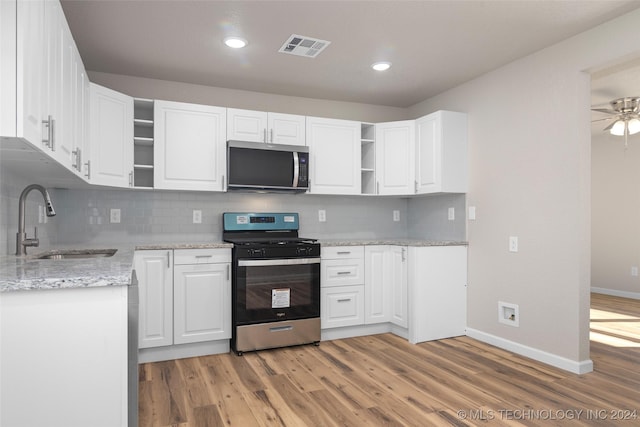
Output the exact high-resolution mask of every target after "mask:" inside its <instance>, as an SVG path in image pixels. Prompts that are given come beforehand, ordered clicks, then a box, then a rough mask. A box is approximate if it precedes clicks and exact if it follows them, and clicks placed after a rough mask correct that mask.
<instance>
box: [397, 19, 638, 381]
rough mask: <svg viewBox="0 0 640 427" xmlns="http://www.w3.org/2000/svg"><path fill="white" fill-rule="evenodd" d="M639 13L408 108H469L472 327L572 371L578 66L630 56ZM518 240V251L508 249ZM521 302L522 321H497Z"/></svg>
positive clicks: (583, 367)
mask: <svg viewBox="0 0 640 427" xmlns="http://www.w3.org/2000/svg"><path fill="white" fill-rule="evenodd" d="M638 24H640V11H635V12H632V13H630V14H627V15H625V16H623V17H621V18H618V19H616V20H613V21H610V22H609V23H606V24H604V25H601V26H599V27H596V28H594V29H592V30H590V31H587V32H585V33H582V34H580V35H578V36H576V37H573V38H571V39H568V40H566V41H564V42H562V43H559V44H557V45H554V46H552V47H550V48H547V49H545V50H542V51H540V52H538V53H536V54H533V55H531V56H529V57H526V58H523V59H521V60H518V61H515V62H513V63H511V64H509V65H507V66H505V67H502V68H500V69H498V70H495V71H493V72H491V73H488V74H486V75H484V76H482V77H480V78H477V79H475V80H472V81H470V82H468V83H466V84H464V85H462V86H459V87H457V88H455V89H453V90H450V91H447V92H445V93H443V94H441V95H439V96H437V97H434V98H431V99H429V100H426V101H424V102H422V103H420V104H417V105H415V106H413V107H411V108H410V111H411V114H410V115H411V116H412V117H418V116H421V115H423V114H426V113H429V112H432V111H435V110H438V109H451V110H457V111H464V112H467V113H468V114H469V139H470V182H471V186H470V190H469V193H468V197H467V204H468V205H469V206H476V207H477V220H475V221H470V222H469V224H468V240H469V287H468V301H469V305H468V326H469V330H470V332H471V333H474V334H475V335H477V336H478V337H480V338H483V339H486V340H488V341H492V342H495V343H498V344H500V345H502V346H504V347H507V348H511V349H513V350H516V351H518V352H520V353H523V354H528V355H531V356H532V357H536V358H538V359H541V360H545V361H548V362H549V363H552V364H556V365H558V366H562V367H564V368H566V369H570V370H573V371H576V372H583V371H588V370H590V369H591V367H590V366H591V363H590V360H589V287H590V157H591V149H590V112H589V108H590V105H589V104H590V85H589V75H588V74H587V73H585V72H583V71H585V70H589V69H593V68H595V67H602V66H606V65H608V64H611V63H613V62H614V61H616V60H619V59H620V58H623V57H627V58H628V57H630V56H638V55H639V54H640V52H639V51H638V45H637V43H636V40H635V39H636V38H634V37H628V34H635V33H636V32H637V28H638ZM509 236H518V237H519V243H520V245H519V246H520V250H519V252H518V253H510V252H509V251H508V238H509ZM498 301H506V302H511V303H515V304H518V305H519V307H520V327H519V328H515V327H511V326H507V325H502V324H500V323H498V310H497V307H498Z"/></svg>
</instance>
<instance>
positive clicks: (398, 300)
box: [364, 245, 407, 327]
mask: <svg viewBox="0 0 640 427" xmlns="http://www.w3.org/2000/svg"><path fill="white" fill-rule="evenodd" d="M364 285H365V323H367V324H373V323H384V322H392V323H394V324H397V325H398V326H402V327H406V326H407V320H406V319H407V316H406V311H407V310H406V306H407V263H406V248H405V247H402V246H386V245H381V246H366V247H365V282H364Z"/></svg>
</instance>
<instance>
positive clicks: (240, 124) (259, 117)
mask: <svg viewBox="0 0 640 427" xmlns="http://www.w3.org/2000/svg"><path fill="white" fill-rule="evenodd" d="M227 140H236V141H251V142H267V143H269V144H287V145H305V116H298V115H295V114H282V113H267V112H264V111H253V110H240V109H237V108H227Z"/></svg>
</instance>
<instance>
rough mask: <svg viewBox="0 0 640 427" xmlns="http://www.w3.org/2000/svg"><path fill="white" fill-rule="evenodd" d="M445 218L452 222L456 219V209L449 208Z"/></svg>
mask: <svg viewBox="0 0 640 427" xmlns="http://www.w3.org/2000/svg"><path fill="white" fill-rule="evenodd" d="M447 218H448V219H449V221H453V220H454V219H456V209H455V208H449V212H448V214H447Z"/></svg>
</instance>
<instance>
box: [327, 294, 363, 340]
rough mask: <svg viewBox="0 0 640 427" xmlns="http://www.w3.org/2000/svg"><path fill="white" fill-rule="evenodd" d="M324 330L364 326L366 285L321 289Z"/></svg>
mask: <svg viewBox="0 0 640 427" xmlns="http://www.w3.org/2000/svg"><path fill="white" fill-rule="evenodd" d="M320 298H321V302H320V307H321V309H320V313H321V316H320V322H321V325H322V326H321V327H322V329H330V328H340V327H345V326H357V325H362V324H364V285H351V286H333V287H323V288H321V289H320Z"/></svg>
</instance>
